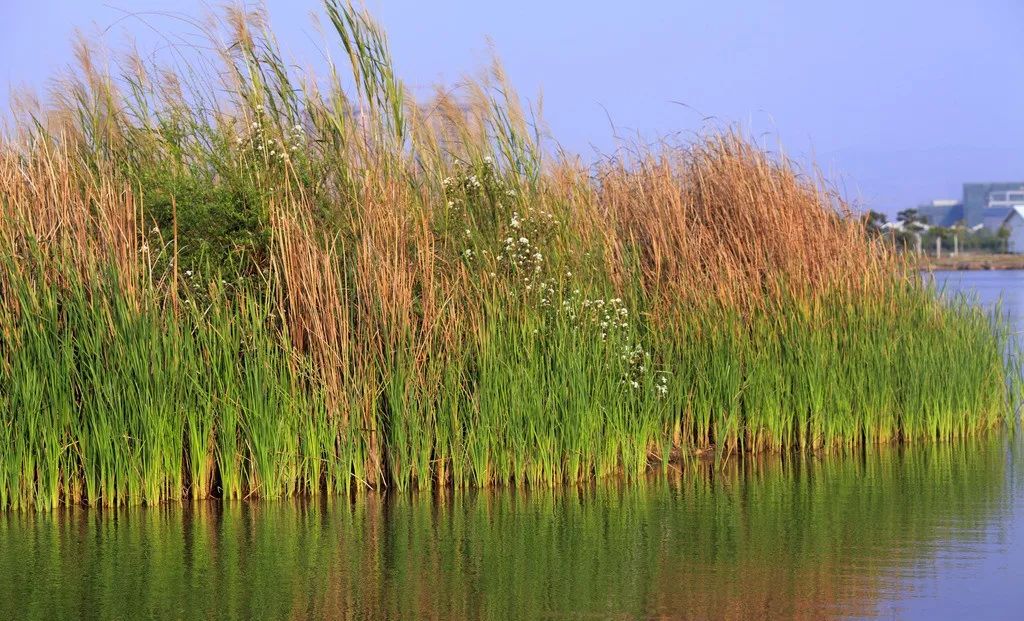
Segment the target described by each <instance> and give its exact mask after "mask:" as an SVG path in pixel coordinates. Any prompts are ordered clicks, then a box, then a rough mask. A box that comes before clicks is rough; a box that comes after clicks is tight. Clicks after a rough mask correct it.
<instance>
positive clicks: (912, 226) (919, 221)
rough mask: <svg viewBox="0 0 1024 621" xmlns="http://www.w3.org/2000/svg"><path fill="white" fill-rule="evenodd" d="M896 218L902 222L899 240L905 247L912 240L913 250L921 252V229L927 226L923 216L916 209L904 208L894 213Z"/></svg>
mask: <svg viewBox="0 0 1024 621" xmlns="http://www.w3.org/2000/svg"><path fill="white" fill-rule="evenodd" d="M896 219H897V220H899V221H900V222H902V223H903V234H902V235H901V236H900V237H901V239H900V241H901V242H902V243H903V247H904V248H906V247H907V246H908V245H909V242H910V241H911V240H913V242H914V248H915V251H916V252H917V253H918V254H921V231H924V230H925V229H926V228H928V224H927V222H926V221H925V218H923V217H921V214H920V213H919V212H918V211H917V210H916V209H904V210H903V211H901V212H899V213H898V214H896Z"/></svg>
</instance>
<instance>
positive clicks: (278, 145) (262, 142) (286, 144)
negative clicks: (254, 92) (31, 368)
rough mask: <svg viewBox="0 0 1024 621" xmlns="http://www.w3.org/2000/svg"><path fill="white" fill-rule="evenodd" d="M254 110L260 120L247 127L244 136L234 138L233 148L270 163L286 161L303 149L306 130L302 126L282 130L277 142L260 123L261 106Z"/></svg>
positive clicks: (296, 125) (261, 122)
mask: <svg viewBox="0 0 1024 621" xmlns="http://www.w3.org/2000/svg"><path fill="white" fill-rule="evenodd" d="M256 110H257V112H259V114H260V115H261V118H257V120H255V121H253V122H252V123H251V124H250V125H249V127H248V128H247V129H248V131H247V134H246V135H244V136H238V137H237V138H235V146H237V147H239V148H246V149H249V150H250V151H251V152H253V153H255V154H256V155H258V156H262V157H266V158H268V159H269V161H271V162H280V163H284V162H286V161H288V159H289V155H290V154H295V153H296V152H298V151H299V150H300V149H302V148H304V147H305V145H306V130H305V129H304V128H303V127H302V125H299V124H297V123H296V124H295V125H293V126H291V127H290V128H288V129H286V130H284V139H283V140H278V139H277V138H275V137H273V136H271V135H270V132H268V131H267V129H266V126H265V125H264V123H263V121H262V114H263V106H257V107H256Z"/></svg>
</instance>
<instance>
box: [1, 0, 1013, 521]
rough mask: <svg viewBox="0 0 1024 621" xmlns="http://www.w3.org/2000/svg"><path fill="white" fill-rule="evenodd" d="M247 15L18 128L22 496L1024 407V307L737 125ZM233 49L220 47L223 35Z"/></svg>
mask: <svg viewBox="0 0 1024 621" xmlns="http://www.w3.org/2000/svg"><path fill="white" fill-rule="evenodd" d="M326 9H327V15H328V17H329V22H330V25H331V26H332V27H333V28H334V30H335V31H336V33H337V35H338V37H339V39H340V42H341V46H340V47H341V48H342V50H343V51H344V54H345V56H347V58H348V60H349V61H350V62H349V64H350V65H351V72H349V73H347V74H346V73H343V72H341V71H340V69H339V68H338V65H337V64H334V63H333V62H329V63H328V66H329V73H328V75H327V76H326V78H325V79H319V80H318V79H316V78H315V77H313V76H309V75H303V74H298V73H296V72H295V71H294V70H293V69H292V68H291V66H290V65H289V64H288V63H286V62H285V61H284V60H283V55H282V53H281V52H280V51H279V49H278V46H277V44H276V42H275V41H274V38H273V36H272V34H271V32H270V30H269V28H268V27H267V25H266V20H265V16H263V15H262V14H260V13H258V12H257V13H244V12H242V11H240V10H230V11H228V12H226V13H225V15H224V17H223V18H222V19H221V20H220V21H219V22H217V24H218V25H215V26H210V27H208V29H207V30H205V31H204V34H205V35H207V36H208V38H209V40H210V47H209V48H204V49H203V50H199V51H195V52H190V51H189V50H181V49H177V50H176V52H175V54H176V56H175V57H174V59H173V60H174V62H173V64H172V65H171V66H152V65H150V64H147V62H144V61H143V60H142V57H140V56H129V57H128V58H127V59H126V60H125V62H123V63H122V64H120V65H119V66H118V67H119V68H117V69H112V70H109V71H107V70H102V69H101V68H100V67H99V63H97V62H95V61H94V60H93V57H94V52H93V51H92V49H91V48H90V46H88V45H86V44H80V46H79V59H80V67H79V69H78V70H77V71H76V72H73V73H71V74H69V75H66V76H64V77H63V78H62V80H60V81H58V86H57V87H56V89H55V91H54V93H53V96H52V97H51V98H50V102H49V103H48V104H47V105H45V106H42V105H39V106H35V107H28V108H25V109H21V110H18V111H16V117H15V118H16V119H17V120H16V122H15V123H14V124H13V125H12V127H11V128H10V130H9V131H8V132H7V134H6V135H5V136H4V138H3V141H2V144H0V240H2V243H0V299H2V301H3V304H2V306H0V336H2V339H0V442H2V445H3V446H4V447H5V451H4V452H3V453H2V454H0V506H5V507H14V508H23V507H31V506H35V507H40V508H46V507H53V506H56V505H58V504H61V503H87V504H100V505H120V504H126V503H142V502H144V503H156V502H160V501H162V500H167V499H179V498H205V497H209V496H219V497H224V498H246V497H251V496H259V497H278V496H290V495H295V494H318V493H322V492H329V493H345V492H350V491H352V490H353V489H369V488H381V487H392V488H395V489H399V490H407V489H422V488H434V487H436V488H438V489H446V488H448V487H454V488H467V487H475V486H488V485H510V484H511V485H531V486H547V485H557V484H560V483H563V482H573V481H581V480H586V479H589V478H592V477H605V476H612V475H624V476H626V477H636V476H638V475H640V474H641V473H643V472H644V471H645V470H647V469H648V468H650V467H652V466H656V467H662V468H667V467H668V466H669V465H670V464H671V463H672V462H684V461H686V460H688V459H694V458H700V457H702V456H709V457H714V458H716V459H719V460H728V459H730V458H732V457H733V456H738V455H740V454H743V453H754V452H764V451H795V450H796V451H829V450H850V449H855V448H859V447H864V446H867V445H874V444H884V443H889V442H897V441H899V442H911V441H926V440H931V441H935V440H946V439H950V438H957V437H963V436H968V435H972V434H975V433H978V432H980V431H982V430H985V429H990V428H994V427H999V426H1001V425H1002V424H1004V422H1005V421H1006V420H1007V419H1008V416H1009V414H1008V412H1009V409H1008V406H1007V404H1008V402H1009V400H1010V396H1011V395H1010V393H1011V391H1012V390H1014V389H1015V388H1014V384H1013V382H1009V383H1008V379H1009V378H1010V377H1012V376H1013V375H1014V373H1015V368H1012V365H1014V364H1015V363H1013V362H1012V360H1011V361H1009V362H1008V359H1007V358H1006V357H1005V353H1006V352H1005V350H1006V346H1007V341H1006V339H1007V337H1006V334H1007V330H1006V328H1005V327H1004V326H1002V325H1000V324H999V323H998V321H997V320H995V319H992V318H990V317H989V316H988V315H986V314H985V313H984V312H983V311H981V310H979V309H977V308H974V307H972V306H970V305H967V304H965V303H962V302H957V303H953V304H947V303H944V302H942V301H941V300H940V299H939V297H938V296H937V295H936V294H935V292H934V291H932V290H930V289H928V288H927V287H926V286H925V285H923V284H922V283H921V282H920V281H919V279H918V278H917V277H916V276H915V275H914V274H913V273H912V272H910V271H908V270H907V268H906V266H904V265H902V264H901V263H900V262H899V261H898V259H897V258H896V257H895V256H893V255H892V254H891V253H890V252H889V251H888V249H887V248H885V247H884V246H881V245H878V243H877V242H872V241H870V240H869V239H868V238H866V237H865V235H864V233H863V231H862V230H861V227H860V225H859V223H858V221H857V219H856V218H854V217H852V216H851V214H850V212H849V210H848V208H847V206H846V205H845V203H844V202H843V201H842V199H841V198H840V197H839V196H838V195H836V194H835V193H834V192H832V191H830V190H829V188H828V186H827V185H826V184H825V183H824V182H822V180H820V179H819V178H817V177H816V176H813V175H805V174H802V173H801V172H800V171H799V170H797V169H796V168H795V166H794V165H793V164H792V163H791V162H789V161H788V160H786V159H785V158H784V157H782V156H778V155H774V154H770V153H766V152H764V151H762V150H760V149H758V148H756V147H754V146H753V145H751V143H749V142H748V141H746V140H745V139H744V138H743V136H742V135H740V134H738V133H736V132H732V131H726V132H723V133H720V134H714V135H710V136H707V137H705V138H701V139H698V140H696V141H694V142H693V143H689V144H670V143H666V144H663V145H660V146H658V147H656V148H648V149H642V148H631V149H624V150H622V151H621V152H620V153H619V154H617V155H614V156H611V157H608V158H606V159H604V160H602V161H600V162H598V163H597V164H595V165H594V166H591V167H584V166H582V165H581V164H580V163H579V161H578V160H577V159H575V158H572V157H570V156H566V155H553V154H551V153H549V152H548V151H547V150H546V149H545V148H544V147H543V139H544V138H543V135H542V134H541V133H540V132H539V131H538V130H537V128H538V127H541V124H540V121H539V120H538V119H529V118H527V117H526V116H525V115H524V113H523V111H522V109H521V107H520V105H519V102H518V99H517V98H516V96H515V94H514V91H513V90H512V88H511V86H510V85H509V84H507V81H506V79H505V76H504V73H503V72H502V70H501V67H500V65H499V64H498V63H497V62H495V63H494V64H493V66H492V67H490V68H489V70H488V71H487V72H486V73H485V74H484V75H482V76H481V77H480V78H476V79H467V81H466V82H465V83H464V84H462V85H461V88H460V89H459V90H457V91H456V92H454V93H452V92H439V93H438V94H437V95H436V96H435V97H434V98H432V99H430V100H429V101H426V102H418V101H415V100H414V98H413V97H411V96H410V95H409V94H408V93H406V91H405V90H404V88H403V87H402V84H401V82H400V81H399V80H398V78H397V77H396V75H395V73H394V71H393V69H392V65H391V61H390V56H389V53H388V49H387V45H386V39H385V37H384V35H383V33H382V32H381V31H380V29H379V28H378V27H377V26H376V25H375V24H374V22H373V21H372V19H371V18H370V17H369V16H368V15H367V14H365V13H364V12H362V11H360V10H357V9H355V8H353V7H352V6H350V5H348V4H344V3H341V2H338V1H335V0H328V2H327V3H326ZM208 49H215V50H220V56H219V57H217V58H213V57H211V55H210V54H209V53H208V51H207V50H208Z"/></svg>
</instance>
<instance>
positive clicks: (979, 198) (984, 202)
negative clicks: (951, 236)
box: [917, 181, 1024, 233]
mask: <svg viewBox="0 0 1024 621" xmlns="http://www.w3.org/2000/svg"><path fill="white" fill-rule="evenodd" d="M1017 205H1024V181H1013V182H1001V183H965V184H964V194H963V198H962V199H961V200H960V201H959V202H957V201H955V200H937V201H932V202H931V203H930V204H927V205H921V206H920V207H918V208H917V211H918V214H920V215H921V217H923V218H925V219H926V220H927V221H928V223H929V224H932V225H935V226H945V227H949V226H953V225H955V224H962V225H965V226H967V227H976V226H978V225H982V226H983V227H984V228H985V229H987V230H988V231H991V232H993V233H995V232H996V231H998V230H999V227H1001V226H1002V225H1003V224H1004V223H1005V222H1006V220H1007V218H1008V217H1009V216H1010V212H1011V211H1012V210H1013V207H1015V206H1017Z"/></svg>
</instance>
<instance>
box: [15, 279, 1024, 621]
mask: <svg viewBox="0 0 1024 621" xmlns="http://www.w3.org/2000/svg"><path fill="white" fill-rule="evenodd" d="M937 278H938V279H939V280H940V281H941V282H943V283H945V286H946V289H947V291H950V290H968V289H970V290H974V291H976V292H977V295H978V296H979V299H980V300H981V302H982V303H985V304H991V303H992V302H993V301H994V300H996V299H997V298H999V297H1000V295H1001V296H1002V297H1003V299H1004V304H1005V306H1004V310H1005V311H1006V313H1007V314H1008V315H1009V316H1010V317H1011V319H1012V320H1013V321H1016V322H1017V324H1016V325H1017V326H1018V328H1020V327H1024V272H953V273H945V274H937ZM1022 617H1024V441H1022V440H1021V438H1020V436H1019V435H1018V436H1016V437H1014V438H1010V437H992V438H988V439H984V440H978V441H972V442H967V443H963V444H956V445H941V446H922V447H911V448H906V449H901V448H888V449H882V450H875V451H869V452H867V453H866V454H859V455H856V456H850V457H846V458H838V457H828V458H824V459H819V458H814V457H809V458H794V457H789V458H782V457H772V458H763V459H756V460H747V461H744V462H742V463H732V464H730V465H728V466H727V467H725V468H724V469H719V470H713V469H711V468H710V467H706V466H701V467H693V468H688V469H686V470H685V471H684V472H681V473H680V472H673V473H672V474H670V475H668V476H661V475H659V476H652V477H651V479H650V480H649V481H647V483H646V484H644V485H620V484H616V483H605V484H600V485H595V486H587V487H580V488H569V489H559V490H539V491H536V490H535V491H529V492H526V491H498V492H490V493H485V492H479V493H478V492H467V493H462V494H457V495H455V497H453V498H438V497H431V496H429V495H422V496H417V497H413V498H391V497H389V498H387V499H384V498H381V497H379V496H376V495H370V496H367V497H362V498H358V499H356V500H355V501H354V502H349V501H348V500H337V499H336V500H313V501H304V502H259V503H226V504H225V503H219V502H206V503H196V504H184V505H167V506H163V507H158V508H152V509H147V508H133V509H125V510H117V511H98V510H84V509H68V510H64V511H61V512H56V513H45V514H31V513H0V619H55V618H109V619H138V618H171V619H211V618H235V619H250V618H258V619H320V618H343V619H637V618H640V619H650V618H656V619H708V618H736V619H749V618H804V619H825V618H883V619H888V618H913V619H1007V618H1011V619H1012V618H1022Z"/></svg>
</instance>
